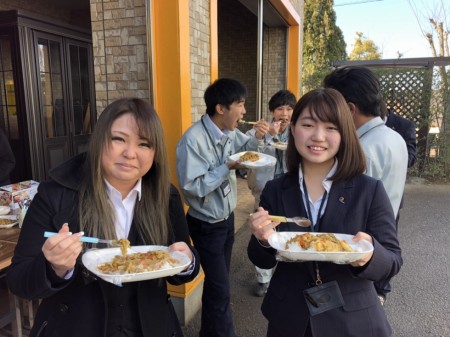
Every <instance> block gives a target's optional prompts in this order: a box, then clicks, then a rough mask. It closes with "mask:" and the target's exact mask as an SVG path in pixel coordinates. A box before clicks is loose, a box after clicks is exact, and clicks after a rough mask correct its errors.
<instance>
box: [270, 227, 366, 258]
mask: <svg viewBox="0 0 450 337" xmlns="http://www.w3.org/2000/svg"><path fill="white" fill-rule="evenodd" d="M304 233H305V232H274V233H273V234H272V235H271V236H270V237H269V244H270V245H271V246H272V247H273V248H275V249H276V250H277V251H278V254H279V255H280V256H281V257H283V258H285V259H287V260H291V261H326V262H333V263H338V264H348V263H351V262H354V261H357V260H359V259H361V258H362V257H363V256H364V255H366V254H367V253H369V252H371V251H372V250H373V246H372V244H371V243H370V242H369V241H366V240H360V241H359V242H354V241H353V240H352V238H353V236H354V235H348V234H340V233H333V234H334V235H335V236H336V238H337V239H339V240H345V241H346V242H347V243H348V244H349V246H350V247H351V248H352V249H353V252H317V251H315V250H314V249H312V248H311V249H308V250H305V249H303V248H302V247H300V246H299V245H297V244H291V245H289V248H288V249H286V248H285V247H286V241H288V240H289V239H291V238H293V237H294V236H296V235H299V234H300V235H301V234H304ZM311 234H313V235H317V234H325V233H320V232H311Z"/></svg>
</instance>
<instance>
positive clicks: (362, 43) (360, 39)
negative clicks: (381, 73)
mask: <svg viewBox="0 0 450 337" xmlns="http://www.w3.org/2000/svg"><path fill="white" fill-rule="evenodd" d="M381 56H382V55H381V53H380V52H379V49H378V47H377V45H376V44H375V42H373V41H372V40H370V39H367V38H366V37H365V36H364V34H363V33H361V32H357V33H356V39H355V43H354V45H353V49H352V51H351V52H350V55H349V57H348V59H349V60H352V61H356V60H380V59H381Z"/></svg>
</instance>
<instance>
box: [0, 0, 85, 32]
mask: <svg viewBox="0 0 450 337" xmlns="http://www.w3.org/2000/svg"><path fill="white" fill-rule="evenodd" d="M13 9H14V10H16V9H18V10H24V11H27V12H30V13H35V14H38V15H40V16H45V17H48V18H51V19H55V20H58V21H62V22H67V23H69V24H71V25H74V26H77V27H82V28H90V25H91V22H90V18H89V9H88V8H86V10H84V11H76V12H74V11H70V10H67V9H63V8H61V7H59V6H56V5H55V4H54V3H53V2H50V1H47V0H34V1H30V0H1V1H0V11H6V10H13Z"/></svg>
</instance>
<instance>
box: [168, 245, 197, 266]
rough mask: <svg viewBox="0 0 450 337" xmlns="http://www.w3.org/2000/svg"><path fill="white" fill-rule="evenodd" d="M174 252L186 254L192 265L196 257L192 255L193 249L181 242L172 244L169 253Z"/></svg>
mask: <svg viewBox="0 0 450 337" xmlns="http://www.w3.org/2000/svg"><path fill="white" fill-rule="evenodd" d="M173 251H177V252H181V253H184V254H185V255H187V257H189V260H190V261H191V263H192V260H193V259H194V257H193V255H192V251H191V249H190V248H189V246H188V245H187V244H186V242H183V241H179V242H175V243H173V244H171V245H170V246H169V252H173Z"/></svg>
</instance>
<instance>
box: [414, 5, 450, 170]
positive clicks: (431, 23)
mask: <svg viewBox="0 0 450 337" xmlns="http://www.w3.org/2000/svg"><path fill="white" fill-rule="evenodd" d="M408 3H409V5H410V7H411V9H412V11H413V12H414V15H415V16H416V19H417V22H418V24H419V27H420V30H421V31H422V34H423V36H424V37H425V39H426V40H427V42H428V44H429V47H430V49H431V52H432V54H433V57H450V47H449V46H450V44H449V35H450V27H449V22H450V14H449V13H450V3H449V2H448V1H444V0H434V1H419V0H408ZM446 65H447V69H446ZM438 69H439V76H440V83H439V87H440V88H439V89H437V88H435V89H434V91H435V93H436V95H435V97H436V99H437V100H438V101H439V103H438V105H439V106H440V107H441V108H440V110H441V111H442V117H441V119H442V126H441V132H442V136H443V139H442V140H441V142H442V147H441V150H442V153H443V155H442V157H443V159H444V174H445V176H446V178H450V74H449V71H450V70H449V68H448V64H445V61H444V62H442V65H441V66H439V67H438ZM442 136H441V137H442Z"/></svg>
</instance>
